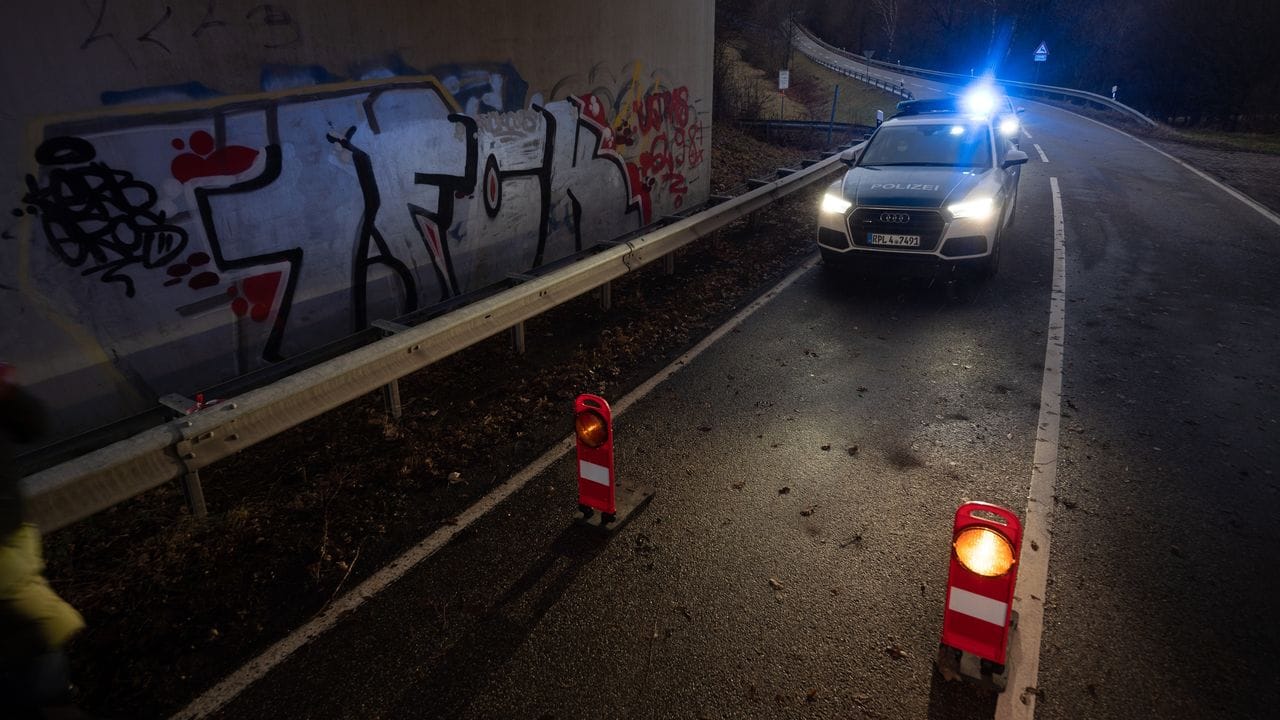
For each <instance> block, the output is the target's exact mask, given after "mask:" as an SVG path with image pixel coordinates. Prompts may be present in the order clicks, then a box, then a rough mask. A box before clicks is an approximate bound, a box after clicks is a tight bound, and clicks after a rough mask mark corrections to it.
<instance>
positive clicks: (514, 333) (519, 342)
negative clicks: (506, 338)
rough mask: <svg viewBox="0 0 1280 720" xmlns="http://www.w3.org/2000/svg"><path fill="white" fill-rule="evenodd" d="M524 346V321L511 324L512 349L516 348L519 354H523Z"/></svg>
mask: <svg viewBox="0 0 1280 720" xmlns="http://www.w3.org/2000/svg"><path fill="white" fill-rule="evenodd" d="M524 348H525V342H524V322H523V321H521V322H518V323H516V324H515V325H512V326H511V349H512V350H515V351H516V354H517V355H523V354H524Z"/></svg>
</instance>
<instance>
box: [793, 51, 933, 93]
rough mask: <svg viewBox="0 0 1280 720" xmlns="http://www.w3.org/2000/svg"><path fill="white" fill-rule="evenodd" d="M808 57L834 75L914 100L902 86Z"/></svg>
mask: <svg viewBox="0 0 1280 720" xmlns="http://www.w3.org/2000/svg"><path fill="white" fill-rule="evenodd" d="M819 42H821V41H819ZM801 52H804V51H803V50H802V51H801ZM808 57H809V60H810V61H811V62H813V64H815V65H821V66H822V67H824V68H826V69H828V70H830V71H832V72H834V73H839V74H841V75H844V76H846V77H851V78H853V79H854V80H860V81H862V82H864V83H866V84H868V85H871V86H873V87H877V88H880V89H881V90H884V91H885V92H889V93H893V94H894V95H897V96H898V97H901V98H904V99H907V100H914V99H915V94H914V93H912V92H911V91H910V90H908V89H906V88H905V87H903V86H902V85H894V84H893V83H891V82H889V81H888V80H885V79H883V78H878V77H874V76H872V75H868V74H867V73H860V72H858V71H857V70H856V69H850V68H843V67H840V66H838V65H834V64H832V63H829V62H827V61H825V60H820V59H818V58H816V57H813V56H812V55H810V56H808Z"/></svg>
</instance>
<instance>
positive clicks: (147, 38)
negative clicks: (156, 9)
mask: <svg viewBox="0 0 1280 720" xmlns="http://www.w3.org/2000/svg"><path fill="white" fill-rule="evenodd" d="M171 17H173V8H172V7H169V6H168V5H165V6H164V16H163V17H161V18H160V19H159V20H157V21H156V24H155V25H152V26H151V27H149V28H147V31H146V32H144V33H142V34H141V35H139V36H138V42H149V43H155V44H156V45H159V46H160V48H161V49H162V50H164V51H165V52H167V53H169V54H170V55H172V54H173V51H172V50H170V49H169V46H168V45H165V44H164V43H162V42H160V41H159V40H157V39H155V38H153V37H151V33H153V32H155V31H156V30H158V29H160V26H161V25H163V24H165V23H166V22H168V21H169V18H171Z"/></svg>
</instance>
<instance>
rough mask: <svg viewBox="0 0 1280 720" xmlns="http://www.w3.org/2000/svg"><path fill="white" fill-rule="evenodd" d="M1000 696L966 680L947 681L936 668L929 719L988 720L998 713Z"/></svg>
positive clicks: (931, 691)
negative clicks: (997, 705)
mask: <svg viewBox="0 0 1280 720" xmlns="http://www.w3.org/2000/svg"><path fill="white" fill-rule="evenodd" d="M998 697H999V696H998V695H995V694H994V693H990V692H987V691H986V690H983V689H981V688H978V687H975V686H973V685H970V684H969V683H966V682H961V681H955V682H947V681H946V680H943V679H942V675H940V674H939V673H938V670H937V668H934V670H933V673H932V676H931V682H930V686H929V720H978V718H982V720H986V719H987V718H990V717H993V716H994V715H995V714H996V700H997V699H998Z"/></svg>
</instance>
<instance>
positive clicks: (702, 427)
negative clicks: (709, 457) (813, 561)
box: [698, 425, 711, 432]
mask: <svg viewBox="0 0 1280 720" xmlns="http://www.w3.org/2000/svg"><path fill="white" fill-rule="evenodd" d="M698 429H699V430H701V431H702V432H711V426H710V425H699V426H698Z"/></svg>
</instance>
